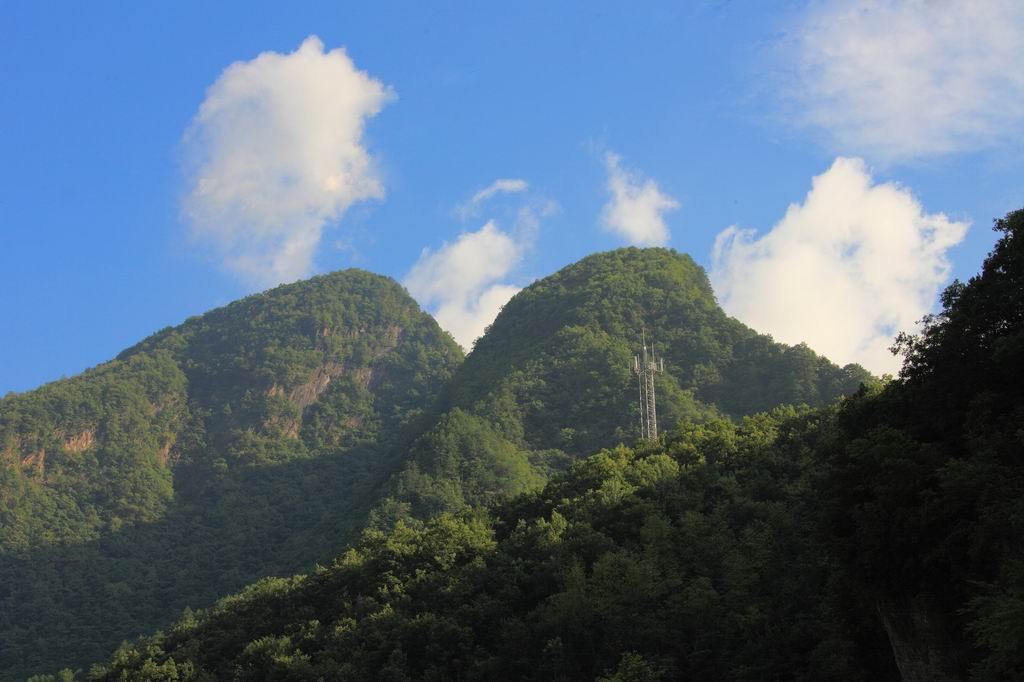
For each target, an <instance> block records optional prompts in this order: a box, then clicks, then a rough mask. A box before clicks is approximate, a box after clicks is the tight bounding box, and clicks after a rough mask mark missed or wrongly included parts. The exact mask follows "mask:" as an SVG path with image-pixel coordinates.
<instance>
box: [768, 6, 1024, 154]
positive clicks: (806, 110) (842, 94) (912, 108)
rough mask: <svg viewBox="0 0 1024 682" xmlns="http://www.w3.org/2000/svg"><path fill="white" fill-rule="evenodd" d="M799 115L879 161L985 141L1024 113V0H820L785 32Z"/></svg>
mask: <svg viewBox="0 0 1024 682" xmlns="http://www.w3.org/2000/svg"><path fill="white" fill-rule="evenodd" d="M788 48H790V50H791V52H789V53H788V55H789V57H790V58H792V59H793V60H794V69H793V73H792V75H793V78H794V80H793V82H791V83H789V84H788V87H787V88H786V89H787V91H788V94H789V96H790V97H791V98H792V101H793V103H794V104H795V105H796V113H795V116H796V119H797V121H798V122H799V123H801V124H810V125H812V126H815V127H819V128H821V129H823V130H824V131H826V132H827V133H828V134H829V136H830V137H831V138H832V142H833V143H834V144H835V145H836V146H837V147H838V148H839V149H843V150H847V151H853V152H855V153H858V154H871V155H872V156H873V157H875V158H878V159H884V160H894V161H905V160H910V159H913V158H917V157H923V156H928V155H935V154H944V153H949V152H956V151H965V150H972V149H978V148H983V147H987V146H991V145H993V144H996V143H998V142H1000V141H1002V140H1004V139H1008V138H1012V137H1013V136H1015V135H1016V134H1019V133H1020V131H1021V128H1022V126H1021V123H1022V122H1024V69H1022V68H1021V59H1022V58H1021V55H1022V54H1024V2H1021V1H1020V0H909V1H897V0H875V1H867V2H865V1H864V0H827V1H824V2H817V3H813V4H812V5H811V6H810V9H809V10H808V11H807V12H806V14H805V15H804V16H803V20H802V23H801V25H799V26H798V27H797V28H796V29H795V31H794V32H793V33H792V35H791V36H790V37H789V40H788Z"/></svg>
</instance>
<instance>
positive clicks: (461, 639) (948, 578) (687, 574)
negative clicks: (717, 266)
mask: <svg viewBox="0 0 1024 682" xmlns="http://www.w3.org/2000/svg"><path fill="white" fill-rule="evenodd" d="M996 228H997V229H998V230H999V231H1000V232H1001V238H1000V241H999V242H998V244H997V246H996V248H995V250H994V251H993V252H992V254H991V255H990V256H989V258H988V259H987V260H986V262H985V265H984V268H983V270H982V273H981V274H980V275H978V276H977V277H974V278H972V279H971V280H970V281H969V282H967V283H959V282H958V283H954V284H953V285H952V286H951V287H949V289H947V291H946V293H945V295H944V297H943V305H944V308H943V311H942V312H941V313H940V314H939V315H937V316H935V317H932V318H930V319H929V320H927V321H926V325H925V327H924V330H923V332H922V333H921V334H920V335H919V336H916V337H908V336H903V337H901V338H900V341H899V344H898V347H899V348H900V349H901V350H902V352H903V353H904V358H905V364H904V369H903V371H902V373H901V375H900V376H899V377H898V378H897V379H895V380H892V381H890V382H888V383H886V384H885V385H884V386H875V387H872V388H868V387H865V388H864V389H862V390H861V391H859V392H858V394H857V395H856V396H854V397H852V398H850V399H848V400H846V401H843V402H842V403H841V404H839V405H837V406H832V407H828V408H819V409H817V410H813V409H809V408H804V409H794V408H780V409H776V410H774V411H772V412H771V413H769V414H761V415H758V416H754V417H748V418H745V419H743V420H742V421H741V422H739V423H737V422H735V421H731V420H725V419H722V418H710V419H707V420H705V421H704V423H701V424H698V423H694V422H693V421H683V422H681V423H680V424H679V426H678V427H677V428H675V429H673V430H672V431H671V432H670V433H669V434H667V436H666V437H664V438H662V439H661V440H660V442H645V443H639V444H638V445H637V446H636V447H633V448H626V447H616V448H614V449H607V450H603V451H601V452H599V453H597V454H596V455H593V456H591V457H589V458H586V459H582V460H579V461H577V462H576V463H574V464H572V465H571V466H570V468H569V469H568V470H567V471H565V472H563V473H560V474H557V475H555V476H554V478H553V479H552V480H551V481H549V482H548V483H547V484H546V486H545V487H544V488H543V489H541V490H539V491H533V492H529V493H526V494H524V495H520V496H518V497H516V498H514V499H512V500H511V501H507V502H505V503H503V504H501V505H500V506H499V507H497V508H496V510H495V511H494V512H493V513H488V512H487V511H486V510H484V509H481V508H475V509H471V508H470V509H464V510H462V511H461V512H460V513H457V514H451V513H443V514H440V515H437V516H435V517H433V518H431V519H429V520H426V521H418V520H416V519H400V520H398V521H397V522H395V523H394V525H393V526H392V527H391V528H389V529H387V530H378V529H370V530H367V531H365V532H364V533H363V534H362V537H361V539H360V541H359V542H358V543H357V544H356V545H355V546H354V547H353V548H351V549H349V550H348V551H346V552H345V553H343V554H341V555H340V556H339V557H338V558H337V559H336V560H335V561H334V562H333V563H332V564H331V565H330V566H326V567H317V568H316V569H315V570H314V571H312V572H311V573H309V574H308V575H304V576H297V577H294V578H289V579H268V580H264V581H261V582H259V583H256V584H254V585H252V586H250V587H249V588H247V589H246V590H244V591H243V592H241V593H240V594H238V595H235V596H232V597H228V598H225V599H223V600H221V601H220V602H219V603H218V604H217V605H216V606H214V607H213V608H212V609H209V610H208V611H204V612H202V613H198V614H196V613H191V612H190V613H188V614H186V616H185V617H184V618H183V619H182V620H180V621H179V622H178V623H177V624H176V625H174V626H173V627H172V628H170V629H169V630H167V631H166V632H164V633H159V634H156V635H154V636H152V637H149V638H145V639H143V640H140V641H138V642H136V643H133V644H129V645H126V646H124V647H122V648H121V649H120V650H118V652H117V653H116V654H115V655H114V657H113V658H112V659H111V660H109V661H108V662H107V663H105V664H103V665H99V666H97V667H95V668H94V669H93V670H92V672H91V674H90V675H89V677H90V678H91V679H93V680H123V679H144V680H157V679H160V680H171V679H175V680H220V679H243V680H244V679H324V680H328V679H330V680H335V679H340V680H347V679H351V680H361V679H389V680H408V679H422V680H449V679H461V680H504V679H508V680H534V679H535V680H550V679H566V680H568V679H572V680H575V679H585V680H590V679H598V680H605V681H608V682H610V681H612V680H615V681H626V680H629V681H636V680H645V681H646V680H670V679H679V680H708V679H731V680H764V679H807V680H830V679H831V680H884V679H897V678H899V677H900V676H902V677H903V679H906V680H921V681H924V680H955V679H965V678H971V679H977V680H1010V679H1021V678H1024V608H1022V605H1024V572H1022V566H1024V506H1022V505H1024V476H1022V473H1021V472H1022V467H1024V461H1022V459H1021V452H1024V449H1022V445H1024V389H1022V386H1021V382H1020V377H1021V376H1024V211H1019V212H1016V213H1013V214H1010V215H1009V216H1008V217H1007V218H1006V219H1005V220H1001V221H998V222H997V225H996ZM495 326H497V324H496V325H495Z"/></svg>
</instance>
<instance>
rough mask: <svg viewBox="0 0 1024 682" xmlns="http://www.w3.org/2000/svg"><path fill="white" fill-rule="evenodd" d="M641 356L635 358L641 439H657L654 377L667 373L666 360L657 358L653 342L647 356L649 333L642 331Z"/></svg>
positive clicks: (634, 369)
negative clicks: (638, 390)
mask: <svg viewBox="0 0 1024 682" xmlns="http://www.w3.org/2000/svg"><path fill="white" fill-rule="evenodd" d="M640 345H641V347H642V349H643V350H642V351H641V352H640V355H634V356H633V373H634V374H636V379H637V386H638V387H639V389H640V437H641V438H648V439H655V438H657V437H658V408H657V404H656V401H655V399H654V375H655V374H660V373H662V372H664V371H665V359H664V358H655V356H654V342H651V353H650V355H648V354H647V332H646V331H645V330H641V332H640Z"/></svg>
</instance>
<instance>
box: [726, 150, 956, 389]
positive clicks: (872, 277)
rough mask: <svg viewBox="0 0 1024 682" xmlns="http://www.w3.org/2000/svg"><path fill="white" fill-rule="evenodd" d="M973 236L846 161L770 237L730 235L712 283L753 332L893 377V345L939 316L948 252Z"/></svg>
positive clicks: (901, 190)
mask: <svg viewBox="0 0 1024 682" xmlns="http://www.w3.org/2000/svg"><path fill="white" fill-rule="evenodd" d="M967 228H968V223H966V222H954V221H951V220H949V219H948V218H947V217H946V216H945V215H943V214H941V213H934V214H927V213H925V212H924V208H923V207H922V206H921V204H920V203H919V202H918V201H917V200H916V199H915V198H914V197H913V195H912V194H911V193H910V191H909V190H907V189H904V188H902V187H900V186H898V185H895V184H892V183H885V184H872V179H871V176H870V175H869V173H868V171H867V170H866V169H865V167H864V162H863V161H861V160H860V159H846V158H839V159H836V161H835V162H834V163H833V164H832V167H831V168H829V169H828V170H827V171H826V172H824V173H822V174H821V175H819V176H817V177H816V178H814V180H813V183H812V187H811V191H810V192H808V194H807V196H806V198H805V199H804V202H803V203H802V204H792V205H790V207H789V209H788V210H787V211H786V215H785V216H784V217H783V218H782V220H781V221H779V222H778V223H777V224H776V225H775V226H774V227H773V228H772V229H771V231H769V232H768V233H767V234H764V235H762V236H759V237H758V236H755V234H754V231H753V230H741V229H738V228H736V227H730V228H728V229H726V230H724V231H723V232H721V233H720V234H719V235H718V237H717V238H716V240H715V247H714V253H713V257H712V259H713V267H712V275H711V277H712V281H713V283H714V285H715V291H716V293H717V294H718V297H719V300H720V302H721V304H722V307H723V308H725V310H726V311H727V312H729V313H730V314H731V315H734V316H736V317H737V318H739V319H740V320H742V321H743V322H746V323H747V324H749V325H750V326H752V327H753V328H754V329H757V330H758V331H762V332H768V333H771V334H772V335H773V336H775V338H777V339H779V340H780V341H784V342H786V343H790V344H794V343H800V342H806V343H807V344H808V345H809V346H810V347H811V348H813V349H814V350H816V351H818V352H820V353H823V354H825V355H826V356H828V357H829V358H831V359H832V360H834V361H836V362H839V363H841V364H845V363H848V362H859V363H861V364H862V365H864V366H865V367H867V368H868V369H870V370H872V371H874V372H894V371H895V370H896V369H898V367H899V362H898V360H897V359H896V358H895V357H894V356H892V354H891V353H889V351H888V347H889V346H890V345H891V344H892V338H893V336H894V335H895V334H896V333H897V332H899V331H904V330H905V331H910V330H913V329H915V328H916V326H917V325H916V323H917V321H918V320H919V319H920V318H921V317H922V316H923V315H924V314H926V313H927V312H928V311H929V310H931V308H932V306H933V304H934V302H935V297H936V294H937V293H938V290H939V288H940V287H941V286H942V285H943V284H944V283H945V282H946V280H947V278H948V276H949V270H950V265H949V261H948V259H947V257H946V252H947V251H948V249H949V248H950V247H952V246H953V245H955V244H957V243H959V242H960V240H961V239H963V237H964V234H965V233H966V231H967Z"/></svg>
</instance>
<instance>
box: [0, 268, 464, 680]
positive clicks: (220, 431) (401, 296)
mask: <svg viewBox="0 0 1024 682" xmlns="http://www.w3.org/2000/svg"><path fill="white" fill-rule="evenodd" d="M461 361H462V352H461V350H460V349H459V348H458V347H457V346H456V345H455V343H454V342H453V341H452V340H451V338H450V337H449V336H448V335H447V334H445V333H444V332H442V331H441V330H440V328H439V327H438V326H437V324H436V323H435V322H434V320H433V319H432V318H430V316H428V315H426V314H425V313H423V312H422V311H420V309H419V307H418V306H417V305H416V303H415V302H414V301H413V300H412V299H411V298H409V296H408V294H406V293H405V291H404V290H403V289H402V288H401V287H400V286H398V285H397V284H396V283H395V282H393V281H391V280H389V279H386V278H384V277H380V276H377V275H373V274H370V273H367V272H361V271H356V270H349V271H345V272H339V273H335V274H332V275H328V276H324V277H318V278H315V279H313V280H309V281H307V282H301V283H298V284H294V285H288V286H282V287H278V288H277V289H274V290H272V291H270V292H267V293H265V294H260V295H256V296H252V297H249V298H246V299H244V300H241V301H238V302H236V303H233V304H231V305H229V306H227V307H225V308H221V309H219V310H215V311H213V312H210V313H208V314H206V315H203V316H201V317H197V318H193V319H190V320H188V321H187V322H185V323H184V324H182V325H181V326H178V327H175V328H173V329H167V330H164V331H162V332H160V333H158V334H156V335H154V336H153V337H151V338H149V339H147V340H146V341H144V342H142V343H141V344H139V345H138V346H136V347H134V348H132V349H129V350H127V351H125V352H124V353H122V354H121V355H120V356H119V357H118V358H117V359H116V360H114V361H112V362H109V363H106V364H105V365H101V366H100V367H97V368H95V369H93V370H90V371H88V372H86V373H84V374H83V375H81V376H79V377H75V378H72V379H67V380H63V381H58V382H54V383H52V384H48V385H46V386H44V387H42V388H40V389H38V390H36V391H32V392H29V393H24V394H20V395H11V396H8V397H6V398H4V399H3V400H2V401H0V448H2V449H0V671H3V673H2V675H0V676H2V677H3V678H4V679H19V678H23V677H24V676H25V675H27V674H29V673H30V672H32V671H38V670H40V669H46V668H47V667H49V668H56V667H59V666H62V665H84V664H85V663H87V662H88V661H90V660H96V659H97V658H101V657H103V656H105V655H106V654H107V653H108V652H109V651H110V650H111V649H112V648H113V647H115V646H117V644H118V643H119V642H120V641H121V640H122V639H124V638H125V637H134V636H137V635H138V634H139V633H140V632H145V631H149V630H152V629H154V628H156V627H161V626H163V625H165V624H167V623H169V622H171V621H172V620H173V618H175V617H177V616H178V615H179V614H180V613H181V610H182V609H183V608H184V607H185V606H187V605H200V604H209V603H211V602H212V601H213V600H214V599H216V598H217V597H219V596H222V595H224V594H226V593H228V592H230V591H233V590H236V589H238V588H240V587H242V586H243V585H245V584H246V583H248V582H251V581H253V580H256V579H258V578H260V577H263V576H265V575H271V574H289V573H292V572H295V571H297V570H301V569H304V568H306V567H308V566H309V565H310V564H311V563H312V562H313V561H314V560H316V559H318V558H322V557H325V556H331V555H332V554H333V553H335V552H337V551H339V550H340V549H341V548H342V547H343V546H344V544H345V543H346V542H347V541H348V540H350V539H351V538H352V537H354V536H353V535H352V532H353V530H355V531H358V529H359V527H360V523H361V520H362V519H363V518H364V517H365V514H366V510H367V508H368V507H369V505H370V504H371V503H372V500H371V499H370V498H369V497H368V496H367V495H368V491H370V490H372V488H373V486H374V484H375V481H376V479H377V477H378V476H380V475H382V474H381V472H382V471H386V470H387V467H386V465H387V461H386V458H387V456H388V454H389V453H390V452H392V451H393V450H394V444H395V443H396V442H397V441H398V439H400V438H402V437H404V435H405V434H406V432H407V431H410V430H412V429H414V428H415V425H416V422H417V420H418V419H421V418H423V415H424V414H425V412H426V411H427V410H428V409H429V408H430V406H431V403H432V401H433V400H434V398H435V396H436V394H437V393H438V391H439V389H440V387H441V386H442V384H443V383H444V382H445V381H446V380H447V378H448V377H449V376H450V374H451V372H452V370H453V369H454V368H455V367H456V366H457V365H458V364H459V363H460V362H461Z"/></svg>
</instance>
